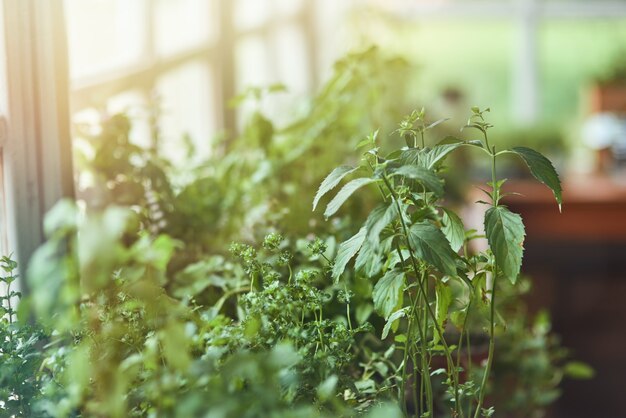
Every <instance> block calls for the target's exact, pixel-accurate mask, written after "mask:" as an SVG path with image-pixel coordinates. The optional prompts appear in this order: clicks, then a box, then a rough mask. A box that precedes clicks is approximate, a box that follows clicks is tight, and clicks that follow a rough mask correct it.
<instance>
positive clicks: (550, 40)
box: [538, 18, 626, 120]
mask: <svg viewBox="0 0 626 418" xmlns="http://www.w3.org/2000/svg"><path fill="white" fill-rule="evenodd" d="M624 51H626V19H623V18H620V19H610V20H609V19H589V20H556V19H551V20H545V21H544V22H543V24H542V25H541V26H540V30H539V60H538V63H539V65H540V76H541V89H540V97H539V98H540V100H541V108H542V109H544V110H545V111H549V113H547V114H548V115H549V117H550V118H551V119H552V120H555V119H556V120H568V119H570V120H571V118H572V117H575V116H576V115H577V114H578V113H579V112H580V111H581V110H582V109H584V110H585V111H587V110H588V109H587V108H586V107H587V105H588V103H587V102H586V97H584V94H583V93H585V88H586V87H588V86H589V85H590V84H591V83H593V81H594V79H595V78H601V77H605V76H608V75H609V74H610V72H611V70H614V69H615V66H616V65H617V64H618V61H619V59H620V58H621V59H622V62H623V57H624V54H625V52H624ZM581 100H582V103H581Z"/></svg>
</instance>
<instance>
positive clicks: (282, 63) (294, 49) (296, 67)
mask: <svg viewBox="0 0 626 418" xmlns="http://www.w3.org/2000/svg"><path fill="white" fill-rule="evenodd" d="M274 45H275V49H276V51H277V55H278V56H277V64H278V78H279V79H280V80H281V81H282V82H283V83H285V84H286V85H287V88H288V89H289V91H291V92H293V93H296V94H302V93H306V92H307V91H308V90H309V87H310V65H309V59H308V55H307V44H306V39H305V37H304V33H303V31H302V29H301V28H300V27H299V26H296V25H285V26H281V27H279V28H278V29H277V30H275V31H274Z"/></svg>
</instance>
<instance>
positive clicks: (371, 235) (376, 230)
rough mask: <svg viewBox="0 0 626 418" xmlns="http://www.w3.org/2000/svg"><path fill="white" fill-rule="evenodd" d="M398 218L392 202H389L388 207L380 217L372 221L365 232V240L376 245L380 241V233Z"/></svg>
mask: <svg viewBox="0 0 626 418" xmlns="http://www.w3.org/2000/svg"><path fill="white" fill-rule="evenodd" d="M397 216H398V209H397V208H396V205H395V204H394V202H391V203H390V204H389V206H387V207H386V208H384V211H383V212H381V214H380V216H379V217H377V218H376V219H375V220H373V221H372V223H371V225H369V228H368V231H367V239H368V241H370V242H371V243H372V244H378V242H379V239H380V233H381V232H382V231H383V229H385V227H386V226H387V225H389V224H390V223H391V222H392V221H393V220H394V219H395V218H396V217H397Z"/></svg>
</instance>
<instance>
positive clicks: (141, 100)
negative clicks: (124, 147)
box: [107, 90, 152, 148]
mask: <svg viewBox="0 0 626 418" xmlns="http://www.w3.org/2000/svg"><path fill="white" fill-rule="evenodd" d="M107 113H108V114H109V115H114V114H116V113H124V114H126V115H127V116H128V117H129V118H130V120H131V121H132V127H131V130H130V140H131V142H133V143H134V144H137V145H139V146H142V147H145V148H148V147H150V146H151V145H152V139H151V132H150V108H149V104H148V103H147V102H146V97H145V95H144V94H143V93H142V92H141V91H139V90H130V91H125V92H123V93H120V94H116V95H115V96H113V97H111V98H110V99H109V100H108V101H107Z"/></svg>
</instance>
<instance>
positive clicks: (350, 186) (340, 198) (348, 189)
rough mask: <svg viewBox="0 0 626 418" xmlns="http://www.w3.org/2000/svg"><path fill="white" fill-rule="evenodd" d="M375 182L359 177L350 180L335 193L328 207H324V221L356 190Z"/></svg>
mask: <svg viewBox="0 0 626 418" xmlns="http://www.w3.org/2000/svg"><path fill="white" fill-rule="evenodd" d="M375 181H376V180H375V179H372V178H368V177H361V178H358V179H355V180H352V181H350V182H349V183H347V184H346V185H345V186H343V188H342V189H341V190H339V193H337V195H336V196H335V197H334V198H333V200H331V201H330V203H329V204H328V206H326V211H325V212H324V216H325V217H326V219H328V218H329V217H331V216H332V215H334V214H335V212H337V211H338V210H339V208H341V205H343V204H344V202H345V201H346V200H348V198H349V197H350V196H351V195H352V193H354V192H355V191H356V190H357V189H359V188H360V187H363V186H365V185H366V184H370V183H373V182H375Z"/></svg>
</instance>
